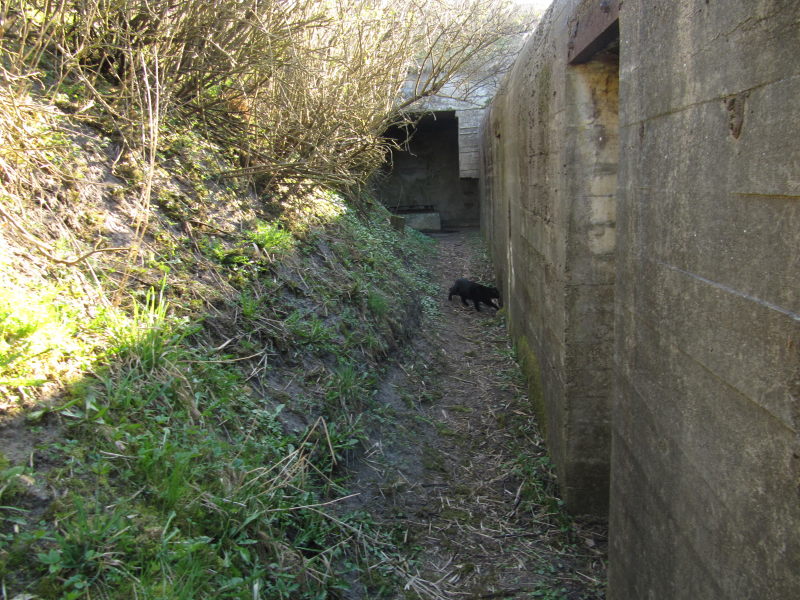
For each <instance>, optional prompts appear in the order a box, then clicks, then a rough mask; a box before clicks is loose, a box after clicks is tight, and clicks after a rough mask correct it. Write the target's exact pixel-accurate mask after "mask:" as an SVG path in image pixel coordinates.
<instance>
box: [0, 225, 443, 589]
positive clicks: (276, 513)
mask: <svg viewBox="0 0 800 600" xmlns="http://www.w3.org/2000/svg"><path fill="white" fill-rule="evenodd" d="M383 221H384V215H383V214H381V213H377V214H375V215H373V216H372V217H371V218H370V220H366V221H365V220H363V219H361V218H358V217H355V216H352V215H345V216H343V217H341V218H340V219H338V220H336V221H334V222H332V223H330V224H328V225H325V226H318V227H317V228H316V229H315V230H314V231H313V232H312V233H313V235H311V234H309V235H307V241H306V242H303V244H304V246H303V247H302V248H299V247H298V246H297V244H298V243H300V242H298V241H297V238H294V237H293V238H292V239H293V240H294V241H293V242H292V245H288V244H285V242H281V241H280V240H285V238H284V237H283V234H284V233H285V232H283V230H280V231H281V233H280V234H277V238H268V237H267V236H266V235H265V236H263V237H259V238H258V239H259V241H256V239H255V238H252V239H250V240H249V242H250V243H257V244H258V245H259V247H260V248H262V249H264V250H265V251H267V250H266V248H270V250H269V251H268V252H269V253H271V254H274V255H277V254H278V253H279V252H286V254H284V255H283V259H282V260H284V261H285V262H284V263H282V264H281V265H276V264H273V262H272V260H271V259H270V258H269V257H267V258H259V257H257V256H253V257H249V258H248V259H247V262H246V263H244V262H243V263H238V264H237V263H233V264H230V265H224V264H222V263H223V259H224V257H225V256H227V254H226V252H228V250H223V249H222V248H223V247H224V246H223V245H222V244H221V243H220V244H219V245H217V246H214V245H210V246H207V249H210V250H211V251H212V252H211V254H212V255H211V258H212V259H213V260H218V261H219V263H218V264H221V267H220V269H223V272H227V271H224V270H225V269H229V270H230V271H231V272H232V271H235V269H236V268H240V267H241V265H242V264H244V265H245V267H246V269H247V271H246V276H247V277H246V279H247V281H248V282H249V283H248V284H247V286H246V287H244V288H242V290H241V291H239V292H238V294H237V295H236V296H235V297H232V298H231V300H230V302H231V313H230V314H231V315H232V317H230V318H231V319H232V320H229V321H226V325H225V330H224V332H225V337H224V338H222V341H223V342H225V343H220V340H219V339H218V338H217V339H215V338H214V337H213V335H212V333H213V332H214V331H216V329H214V328H213V327H210V325H211V323H206V324H205V325H204V324H203V323H204V322H203V321H201V322H197V321H192V320H190V319H189V318H188V317H186V316H181V311H180V310H178V308H177V305H173V303H172V302H171V299H170V292H171V290H172V289H173V288H172V287H171V286H170V277H172V276H176V275H178V274H179V273H173V272H172V271H171V273H170V274H168V275H166V276H165V279H164V280H163V281H162V284H161V285H160V286H159V287H157V288H154V289H150V290H148V291H146V292H145V293H143V294H141V295H140V300H138V301H132V302H131V304H130V310H129V311H128V312H127V313H125V312H123V311H121V310H119V309H113V308H106V309H98V310H96V311H95V314H94V317H93V318H91V319H89V320H86V319H85V317H83V316H82V315H79V314H78V311H77V310H75V309H74V308H73V302H72V300H74V298H73V297H72V296H70V295H62V296H58V295H57V294H51V295H49V296H48V295H41V294H39V296H38V297H39V298H41V301H39V302H37V301H34V300H33V299H35V298H36V297H37V296H36V294H33V293H27V292H24V295H23V296H14V295H12V290H11V289H8V290H6V291H5V292H4V293H5V294H6V295H5V296H4V297H0V300H2V302H4V303H0V306H3V307H4V312H2V313H0V315H2V319H3V320H2V335H3V337H2V340H3V343H4V344H5V345H4V346H2V349H3V352H4V354H3V355H2V356H4V357H5V358H6V359H7V364H6V365H5V367H6V371H5V373H6V375H5V376H8V373H11V374H12V375H13V376H14V377H17V378H18V377H35V376H36V374H37V373H42V374H45V373H47V372H48V371H47V369H48V368H62V367H63V366H64V365H65V364H70V365H73V366H75V365H81V367H80V368H79V369H75V370H76V371H77V372H78V373H79V375H78V376H76V377H72V378H71V379H70V380H69V381H68V395H67V396H66V397H65V398H64V400H63V401H62V402H61V403H59V404H58V405H56V406H55V407H54V408H52V409H50V410H51V411H52V412H53V415H52V416H51V417H49V419H50V420H51V421H52V420H53V419H56V420H58V421H60V422H61V424H62V425H61V427H62V432H61V433H60V436H59V441H58V443H57V444H56V445H50V446H45V447H42V448H41V449H40V450H39V452H41V453H44V454H43V455H45V456H48V457H49V459H48V461H49V464H50V466H49V467H48V468H47V469H46V470H42V471H39V470H37V469H30V468H29V467H26V466H23V465H10V464H3V465H0V467H2V470H0V500H1V502H0V521H1V522H0V579H2V581H3V584H4V585H5V586H6V588H7V589H8V590H9V591H12V592H13V593H15V594H18V593H28V594H35V595H37V596H39V597H42V598H56V597H58V598H74V599H78V598H96V597H104V598H133V597H137V598H153V599H155V598H164V599H167V598H170V599H172V598H186V599H189V598H202V597H209V596H212V595H213V596H214V597H219V598H230V599H234V598H237V599H238V598H269V599H301V598H302V599H306V598H307V599H312V598H327V597H336V595H337V594H339V592H340V590H342V589H345V588H346V587H347V585H348V584H347V582H348V581H349V580H350V578H351V577H352V574H353V573H358V572H362V573H365V574H367V575H365V580H366V581H374V582H376V583H375V586H376V587H375V589H374V590H373V591H372V593H374V594H375V596H374V597H376V598H377V597H380V596H379V595H378V591H376V590H379V589H381V588H385V589H390V588H391V587H392V584H391V583H388V582H390V581H391V578H392V575H391V567H390V566H389V563H387V556H388V555H387V553H391V552H392V551H393V550H392V548H393V547H394V546H393V544H392V542H391V540H390V539H389V537H387V536H386V535H384V534H383V533H382V532H381V531H380V530H379V529H378V528H376V527H375V526H374V525H371V524H370V523H369V522H367V521H365V520H364V518H363V515H361V516H359V515H348V514H340V513H339V512H337V511H335V510H333V508H334V507H335V506H336V504H337V500H338V499H339V498H341V497H343V496H346V495H347V490H346V487H345V486H346V478H345V477H344V476H345V472H344V471H343V470H342V464H344V462H345V458H346V457H347V455H348V453H350V452H351V451H352V450H353V449H354V448H355V447H357V446H358V444H359V443H360V442H361V440H362V439H363V425H362V415H363V414H364V412H365V411H369V410H371V409H372V408H373V406H372V405H373V403H372V396H373V393H374V390H375V388H376V385H377V382H378V379H379V376H380V371H381V361H382V360H383V357H384V356H385V354H386V349H387V347H388V343H389V342H388V341H387V340H390V339H391V338H392V337H393V336H394V335H395V333H396V332H395V331H394V330H393V329H392V326H391V325H390V324H389V321H388V319H389V318H390V316H391V313H392V312H394V311H395V310H400V311H405V310H409V307H410V306H412V305H413V304H414V303H415V302H417V301H418V296H419V295H422V294H423V288H424V286H425V285H426V280H425V273H424V271H423V270H422V269H421V268H419V267H418V266H417V263H416V262H415V261H416V260H417V257H419V256H422V255H423V254H424V253H425V252H427V248H428V247H429V245H428V244H427V243H426V242H425V241H424V240H422V239H417V238H415V237H412V238H411V240H410V242H409V248H405V247H403V246H401V244H400V242H399V241H398V240H397V239H396V238H394V237H393V234H392V233H391V232H390V231H389V228H388V226H387V225H385V224H384V223H383ZM264 231H267V230H266V229H264V230H261V233H260V234H259V235H261V234H263V233H264ZM270 231H271V232H272V233H270V234H269V235H272V234H273V233H275V231H274V230H270ZM276 240H278V241H276ZM281 244H284V245H283V246H281ZM320 244H327V245H328V247H334V245H336V244H341V247H340V249H339V250H340V251H341V252H344V251H345V250H344V249H345V248H347V247H351V248H353V249H354V252H355V253H357V254H358V259H357V260H352V261H350V262H349V264H350V266H349V267H347V266H345V263H346V262H347V261H345V260H340V261H336V260H333V261H324V262H322V266H317V267H315V268H310V267H309V266H308V265H307V264H305V263H302V262H299V261H297V260H294V259H292V256H295V255H296V253H297V252H298V251H299V250H301V249H302V250H303V252H304V253H306V254H307V255H309V256H310V255H313V254H314V253H318V252H320V251H321V250H319V248H320V247H321V246H319V245H320ZM215 248H216V249H215ZM281 248H282V249H281ZM343 256H344V255H343ZM180 267H181V265H180V264H176V271H178V270H179V269H180ZM278 267H279V268H278ZM239 272H241V271H239ZM356 282H362V283H361V284H360V285H361V286H362V287H360V288H359V291H357V292H356V293H353V286H354V285H355V284H356ZM309 289H310V290H316V292H315V293H313V294H311V295H308V293H307V292H306V291H305V290H309ZM17 293H18V294H23V292H22V291H19V292H17ZM323 296H324V297H323ZM389 298H392V302H391V306H390V302H389V300H388V299H389ZM206 318H207V319H210V318H211V317H210V316H209V317H206ZM20 341H22V342H23V343H22V344H20ZM56 345H57V346H58V352H61V354H57V355H56V354H54V353H55V352H56V349H55V347H56ZM240 345H241V348H240ZM215 347H222V348H224V349H222V350H214V349H213V348H215ZM12 348H13V350H12ZM65 348H67V349H70V350H69V352H66V353H65V352H64V349H65ZM277 349H280V351H279V350H277ZM228 352H232V353H231V354H227V353H228ZM15 353H19V357H17V356H16V355H15ZM48 353H50V354H48ZM242 355H244V356H246V357H247V360H243V359H242V358H241V356H242ZM45 356H47V357H48V360H49V361H50V362H49V363H48V365H50V366H47V365H44V364H43V363H37V362H36V361H37V359H38V358H37V357H45ZM281 357H284V358H281ZM54 358H56V359H57V360H55V362H53V360H52V359H54ZM41 360H43V359H41ZM281 361H284V362H281ZM31 364H33V365H34V367H33V368H31V367H28V366H25V367H23V366H24V365H31ZM53 365H56V366H55V367H53ZM58 365H60V366H58ZM298 365H299V366H298ZM304 365H311V366H313V368H312V369H311V370H310V371H307V370H306V367H305V366H304ZM272 379H274V380H276V381H279V382H286V383H280V385H279V389H284V388H285V387H286V386H287V385H289V384H291V383H292V382H296V384H297V385H301V386H302V393H301V394H299V395H287V394H286V393H277V392H278V391H279V390H277V391H275V392H274V393H273V392H272V391H269V390H271V389H273V388H270V387H268V386H267V385H266V382H268V381H271V380H272ZM43 412H46V411H43ZM297 413H301V414H303V415H304V416H305V418H306V421H307V425H306V426H305V427H303V428H301V429H300V430H290V429H288V428H287V425H286V423H287V421H286V420H284V416H285V415H290V414H297ZM23 477H25V478H30V481H34V482H36V483H37V485H46V486H49V487H50V488H51V489H57V490H59V493H58V495H57V497H54V498H53V499H51V501H50V503H49V505H48V507H47V509H46V512H45V513H44V514H42V513H40V512H36V511H33V510H31V505H30V504H29V501H28V500H27V499H28V498H29V495H28V494H27V492H26V486H25V485H22V483H21V482H22V479H21V478H23ZM331 503H332V504H331ZM356 548H357V549H358V550H355V549H356Z"/></svg>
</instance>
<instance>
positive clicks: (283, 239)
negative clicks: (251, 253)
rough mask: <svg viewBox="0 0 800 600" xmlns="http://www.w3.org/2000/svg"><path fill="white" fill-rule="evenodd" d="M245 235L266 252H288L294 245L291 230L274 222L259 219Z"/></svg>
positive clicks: (282, 253)
mask: <svg viewBox="0 0 800 600" xmlns="http://www.w3.org/2000/svg"><path fill="white" fill-rule="evenodd" d="M246 237H247V239H248V240H249V241H250V242H253V243H254V244H256V245H258V247H259V248H261V249H262V250H263V251H264V252H266V253H268V254H276V255H284V254H288V253H289V252H290V251H291V250H292V248H293V247H294V236H292V234H291V232H289V231H286V230H285V229H281V227H280V226H279V225H276V224H275V223H265V222H263V221H260V222H258V223H257V224H256V227H255V229H253V230H252V231H250V232H248V233H247V235H246Z"/></svg>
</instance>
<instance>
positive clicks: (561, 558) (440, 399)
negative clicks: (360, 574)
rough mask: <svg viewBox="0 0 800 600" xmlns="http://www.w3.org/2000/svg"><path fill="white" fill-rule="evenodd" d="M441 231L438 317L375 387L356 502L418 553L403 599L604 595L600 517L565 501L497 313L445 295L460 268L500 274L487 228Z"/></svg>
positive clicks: (475, 276) (484, 275)
mask: <svg viewBox="0 0 800 600" xmlns="http://www.w3.org/2000/svg"><path fill="white" fill-rule="evenodd" d="M435 237H436V238H437V240H438V242H439V244H438V255H437V258H436V261H435V264H434V265H432V268H433V270H434V272H435V274H436V278H437V286H438V288H439V292H438V296H437V308H438V311H434V312H439V313H440V314H439V315H438V316H436V317H434V318H432V319H426V321H425V322H424V323H423V327H422V330H421V331H420V333H419V335H418V336H417V337H416V338H415V340H414V341H413V342H412V343H411V349H410V351H409V352H408V353H407V354H406V356H404V357H402V358H400V359H399V360H398V362H397V363H396V365H395V366H394V367H393V368H392V369H391V371H390V373H389V376H388V377H387V378H386V380H385V382H384V384H383V386H382V387H381V389H380V390H379V393H378V400H379V405H380V406H381V408H380V409H379V411H378V413H379V414H378V416H377V418H376V420H375V422H374V424H373V425H372V426H371V428H370V431H369V434H370V440H371V441H370V445H369V447H368V449H367V452H366V453H365V455H364V456H363V457H361V458H359V459H358V460H356V461H354V464H352V465H351V468H352V469H353V470H354V472H355V483H354V485H353V486H352V487H353V488H354V491H355V492H357V493H358V496H357V498H356V499H355V500H354V501H353V504H352V505H351V507H350V508H354V509H359V510H364V511H366V512H367V513H368V514H370V516H371V518H373V519H374V520H375V521H377V522H379V523H381V524H383V525H384V526H385V527H387V528H390V529H392V530H393V531H395V532H396V535H397V537H398V538H399V539H400V541H401V543H402V545H403V546H404V547H405V548H407V549H411V550H412V555H413V557H414V558H415V560H414V561H413V562H412V563H410V564H409V566H408V567H407V569H406V570H405V571H404V573H403V576H404V578H405V581H406V583H405V589H400V590H397V593H396V595H395V596H394V597H395V598H398V599H399V598H415V597H421V598H433V599H452V598H509V599H512V598H513V599H516V598H550V599H554V600H555V599H569V600H578V599H595V598H604V585H605V557H606V531H605V525H604V524H603V523H591V522H574V521H573V520H572V519H571V518H570V517H568V516H567V515H566V514H565V513H564V512H563V510H562V508H561V505H560V500H559V499H558V497H557V491H556V486H555V479H554V475H553V472H552V467H551V466H550V463H549V459H548V458H547V455H546V452H545V449H544V445H543V442H542V439H541V436H540V434H539V431H538V428H537V425H536V422H535V419H534V417H533V414H532V413H533V411H532V408H531V406H530V404H529V402H528V399H527V395H526V392H525V385H524V382H523V380H522V378H521V375H520V373H519V370H518V368H517V366H516V364H515V363H514V361H513V359H512V351H511V346H510V342H509V339H508V336H507V333H506V330H505V325H504V323H503V319H502V316H498V315H496V314H495V311H494V310H493V309H490V308H487V307H484V306H482V307H481V311H480V312H477V311H476V310H475V308H474V306H472V304H470V305H469V306H468V307H467V306H463V305H462V304H461V302H460V299H459V298H457V297H454V298H453V300H452V302H448V300H447V291H448V288H449V287H450V285H452V282H453V281H454V280H455V279H456V278H457V277H466V278H468V279H472V280H476V281H481V282H483V283H491V281H492V279H493V277H492V272H491V266H490V264H489V262H488V260H487V259H486V256H485V253H484V251H483V243H482V240H481V238H480V235H479V233H478V232H476V231H468V232H458V233H447V234H438V235H436V236H435ZM349 598H352V599H354V600H355V599H362V598H370V593H369V591H368V590H367V588H366V587H364V586H361V585H358V584H357V585H356V586H355V588H354V590H353V591H352V592H351V595H350V596H349Z"/></svg>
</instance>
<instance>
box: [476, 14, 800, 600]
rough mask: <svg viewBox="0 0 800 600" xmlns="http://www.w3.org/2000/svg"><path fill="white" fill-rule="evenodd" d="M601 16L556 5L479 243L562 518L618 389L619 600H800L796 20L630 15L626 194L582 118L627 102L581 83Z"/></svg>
mask: <svg viewBox="0 0 800 600" xmlns="http://www.w3.org/2000/svg"><path fill="white" fill-rule="evenodd" d="M589 4H592V3H588V2H587V3H586V4H585V5H583V6H581V5H580V4H579V3H578V2H577V1H571V0H556V3H555V5H554V6H553V7H552V8H551V11H550V13H549V14H548V15H547V16H546V18H545V20H544V23H543V24H542V27H541V28H540V30H539V31H538V32H537V33H536V34H535V36H534V37H533V38H532V39H531V40H530V41H529V43H528V46H527V47H526V49H525V50H524V51H523V54H522V55H521V57H520V60H519V61H518V63H517V65H516V66H515V68H514V71H513V73H512V76H511V78H510V79H509V80H507V82H506V83H505V84H504V87H503V88H502V90H501V94H500V95H499V96H498V97H497V98H496V100H495V102H494V103H493V105H492V108H491V114H490V117H489V118H488V119H487V120H486V121H485V122H484V129H483V139H484V147H485V150H484V157H483V161H482V172H483V181H482V194H483V199H482V225H483V228H484V231H485V232H486V234H487V236H488V238H489V240H490V244H491V248H492V254H493V256H494V259H495V263H496V265H497V267H498V271H499V275H500V278H501V281H502V282H503V287H504V290H503V292H504V298H505V299H506V306H507V307H508V310H509V319H510V326H511V329H512V333H513V334H514V336H515V338H516V339H517V340H519V342H520V348H521V350H522V352H521V354H522V359H523V364H524V365H525V366H526V369H527V370H528V371H529V372H530V373H531V375H532V376H533V378H532V381H533V384H532V387H533V388H536V389H537V390H538V392H539V397H540V398H541V408H542V411H543V413H544V414H545V415H546V424H547V427H548V435H547V438H548V442H549V443H550V444H551V448H552V450H553V455H554V458H555V460H556V462H557V464H558V465H559V473H560V475H561V477H562V481H564V483H565V487H566V492H567V499H568V502H569V503H570V506H571V507H573V508H575V507H576V506H577V507H581V508H582V507H584V506H585V505H584V502H586V500H585V499H581V498H582V497H583V495H584V494H588V495H590V494H591V489H592V486H591V485H590V483H589V482H588V481H586V480H585V479H582V477H580V475H581V472H580V471H581V469H584V470H585V469H586V468H588V469H589V470H592V472H594V473H599V472H600V467H599V466H598V467H597V468H596V469H593V467H594V465H593V464H592V463H591V462H590V461H588V460H583V459H581V458H580V457H582V456H591V454H592V452H595V453H597V454H598V455H600V454H602V453H603V452H605V448H606V446H605V445H604V443H606V442H607V440H608V437H609V431H608V429H606V430H603V428H602V426H601V424H602V423H604V422H605V423H608V414H607V412H606V413H604V412H603V411H604V409H605V407H606V406H607V402H608V398H609V396H608V389H609V387H608V381H607V380H608V379H609V378H610V379H611V380H612V385H611V389H612V390H613V392H612V394H611V399H612V405H613V409H612V411H611V421H610V423H611V427H610V435H611V438H612V453H611V461H610V471H611V489H610V511H609V515H610V529H611V534H610V535H611V540H610V542H611V556H610V576H609V590H608V597H609V598H611V599H612V600H643V599H654V600H683V599H685V600H698V599H700V600H705V599H713V600H717V599H723V598H724V599H736V600H739V599H753V600H756V599H758V600H761V599H775V600H778V599H781V600H784V599H788V598H800V433H799V432H800V356H798V348H800V118H798V112H797V110H798V109H797V106H798V105H797V98H800V61H798V56H800V3H798V2H796V1H795V0H727V1H725V2H721V1H719V0H675V1H673V2H655V1H652V0H651V1H645V0H639V1H636V0H628V1H626V2H624V5H623V6H622V8H621V10H620V21H619V25H620V42H621V51H620V63H619V96H618V100H619V106H618V109H619V113H618V114H619V121H618V123H619V129H618V132H619V138H618V140H619V141H618V144H619V163H618V169H617V171H616V181H617V186H616V194H613V193H607V192H608V190H609V189H610V187H611V178H612V174H611V171H612V170H613V169H612V168H611V166H610V161H609V160H608V156H607V155H606V154H604V152H603V148H602V147H601V143H600V139H599V138H600V129H599V127H598V125H602V127H607V126H608V124H609V123H610V122H611V119H610V118H609V119H606V118H605V117H603V114H604V112H606V110H608V111H611V110H613V106H612V104H611V103H610V102H608V101H603V103H602V104H603V106H601V107H600V108H599V110H598V111H597V114H598V115H599V116H598V119H599V121H600V123H594V124H591V123H592V121H591V119H588V120H587V118H586V117H587V116H589V115H590V111H586V110H582V109H581V106H582V105H583V106H586V98H587V97H588V98H589V99H590V100H591V101H594V100H595V99H597V98H600V97H602V96H604V95H606V92H610V90H611V86H612V84H611V83H610V81H606V83H607V84H608V87H607V88H606V92H603V81H602V77H594V78H593V77H592V75H591V73H587V72H585V70H586V69H593V68H594V69H600V68H601V67H600V66H599V65H594V66H592V65H591V64H587V65H584V66H581V67H578V66H568V65H567V64H566V55H567V53H568V46H569V35H570V32H572V31H574V28H575V26H576V24H578V23H579V22H580V18H579V17H580V13H581V11H582V10H585V9H586V6H587V5H589ZM594 4H596V5H598V6H599V4H600V3H594ZM587 94H588V96H587ZM611 95H613V94H611V93H608V94H607V98H606V100H608V97H610V96H611ZM603 137H604V138H605V135H604V136H603ZM615 143H617V142H615ZM595 185H596V186H598V187H597V188H595V187H594V186H595ZM604 199H605V201H604ZM614 222H616V226H614V225H613V223H614ZM603 224H605V227H603ZM595 226H600V228H599V229H595ZM609 273H612V274H613V273H616V276H615V277H613V275H612V276H611V278H610V279H609ZM610 281H614V282H615V284H614V285H611V283H610ZM592 285H594V286H596V288H597V293H596V294H593V293H591V291H590V290H591V289H594V288H593V287H590V286H592ZM610 307H611V308H610ZM612 308H613V310H612ZM612 314H613V323H611V320H610V319H609V318H608V317H609V315H612ZM595 315H596V317H595ZM586 327H590V329H589V330H586ZM606 329H608V331H607V332H606ZM606 333H608V334H609V335H610V336H611V337H609V335H605V334H606ZM611 339H613V352H612V349H611V345H610V344H609V341H610V340H611ZM612 354H613V364H608V362H607V358H608V357H609V356H611V355H612ZM604 358H606V361H605V362H604V361H603V359H604ZM592 388H594V389H596V390H598V391H599V390H604V391H605V393H606V395H605V396H604V399H605V402H603V401H598V402H594V403H593V402H592V399H593V398H594V397H593V396H592V395H591V394H590V393H589V391H588V390H589V389H592ZM531 397H535V394H534V393H532V394H531ZM573 465H574V466H573ZM576 477H577V479H576ZM576 481H584V483H583V484H582V485H580V486H579V485H576V483H575V482H576ZM599 486H600V484H599V483H598V488H599ZM593 506H594V507H595V508H599V505H598V504H594V505H593Z"/></svg>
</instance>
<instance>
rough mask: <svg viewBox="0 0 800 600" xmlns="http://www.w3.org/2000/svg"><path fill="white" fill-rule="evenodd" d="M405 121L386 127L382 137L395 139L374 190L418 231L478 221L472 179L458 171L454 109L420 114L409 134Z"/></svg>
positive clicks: (458, 226) (457, 127) (476, 224)
mask: <svg viewBox="0 0 800 600" xmlns="http://www.w3.org/2000/svg"><path fill="white" fill-rule="evenodd" d="M407 131H408V130H407V128H406V127H392V128H390V129H389V130H387V131H386V133H385V134H384V137H387V138H391V139H394V140H396V141H397V142H398V143H399V144H400V145H401V147H402V150H393V151H392V155H391V160H390V162H389V163H388V164H387V165H386V166H385V167H384V169H383V170H382V172H381V174H380V175H381V176H380V177H379V179H378V184H377V186H376V192H377V195H378V198H379V199H380V200H381V202H382V203H383V204H384V205H385V206H386V207H387V208H388V209H389V210H391V211H392V212H393V213H396V214H400V215H403V216H405V217H406V224H408V225H409V226H411V227H415V228H416V229H421V230H423V231H436V230H440V229H453V228H462V227H477V226H478V224H479V222H480V212H479V205H478V179H477V178H465V177H461V176H460V173H459V123H458V118H457V116H456V112H455V111H453V110H449V111H437V112H433V113H429V114H426V115H424V116H422V117H421V118H420V119H419V121H418V122H417V124H416V126H415V127H414V128H413V133H412V135H411V137H410V139H409V140H408V141H407V142H406V138H407Z"/></svg>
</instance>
